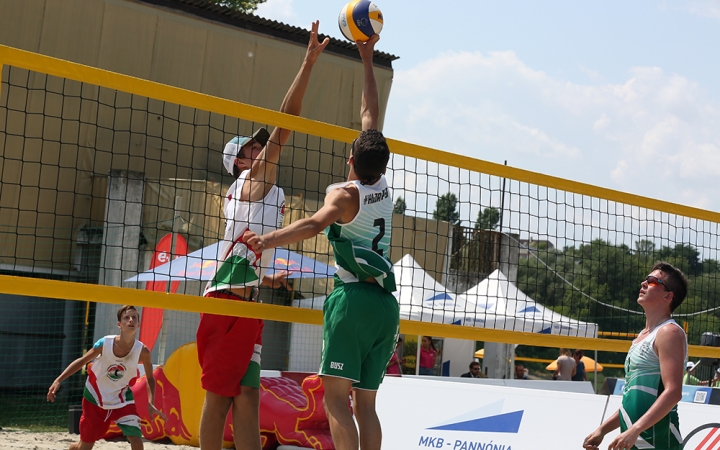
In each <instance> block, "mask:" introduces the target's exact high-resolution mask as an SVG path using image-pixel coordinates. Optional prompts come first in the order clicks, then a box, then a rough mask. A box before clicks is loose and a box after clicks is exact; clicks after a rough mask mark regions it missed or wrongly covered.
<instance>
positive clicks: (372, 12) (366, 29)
mask: <svg viewBox="0 0 720 450" xmlns="http://www.w3.org/2000/svg"><path fill="white" fill-rule="evenodd" d="M338 25H339V26H340V31H342V34H343V36H345V37H346V38H348V39H349V40H351V41H353V42H355V41H367V40H368V39H370V37H371V36H372V35H373V34H380V31H381V30H382V27H383V15H382V12H380V8H378V7H377V5H375V3H373V2H371V1H368V0H353V1H351V2H350V3H348V4H347V5H345V6H344V7H343V9H342V10H341V11H340V17H338Z"/></svg>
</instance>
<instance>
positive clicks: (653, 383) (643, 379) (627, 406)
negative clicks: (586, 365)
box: [620, 319, 687, 450]
mask: <svg viewBox="0 0 720 450" xmlns="http://www.w3.org/2000/svg"><path fill="white" fill-rule="evenodd" d="M667 324H673V325H674V326H677V327H680V325H678V324H677V323H676V322H675V321H674V320H672V319H670V320H667V321H665V322H663V323H661V324H660V325H658V326H657V327H655V329H654V330H653V331H651V332H650V334H649V335H648V336H647V337H645V339H643V340H642V341H640V342H638V343H635V342H633V344H632V346H631V347H630V350H629V351H628V354H627V357H626V358H625V386H624V387H623V399H622V406H621V407H620V431H621V432H624V431H625V430H627V429H628V428H630V426H632V424H633V423H635V422H636V421H637V420H638V419H640V417H642V416H643V414H645V413H646V412H647V410H648V409H650V407H651V406H652V405H653V403H655V400H657V398H658V396H659V395H660V394H661V393H662V391H663V389H664V387H663V384H662V379H661V377H660V358H659V357H658V355H657V353H655V349H654V348H653V343H654V342H655V337H656V336H657V332H658V330H660V328H662V327H663V326H665V325H667ZM680 329H682V327H680ZM685 358H686V359H687V347H686V349H685ZM684 365H685V363H684V362H683V366H684ZM681 448H682V436H681V435H680V425H679V419H678V413H677V405H675V406H674V407H673V409H672V410H671V411H670V412H669V413H668V414H667V415H666V416H665V417H663V418H662V419H660V420H659V421H658V422H657V423H656V424H655V425H653V426H652V427H650V428H648V429H647V430H645V431H643V432H642V433H640V437H638V440H637V442H636V443H635V446H634V447H633V449H656V450H661V449H662V450H675V449H678V450H679V449H681Z"/></svg>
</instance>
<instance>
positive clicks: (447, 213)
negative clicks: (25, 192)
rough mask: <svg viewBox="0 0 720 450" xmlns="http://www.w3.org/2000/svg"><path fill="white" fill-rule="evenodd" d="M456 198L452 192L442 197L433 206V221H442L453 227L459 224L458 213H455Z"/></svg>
mask: <svg viewBox="0 0 720 450" xmlns="http://www.w3.org/2000/svg"><path fill="white" fill-rule="evenodd" d="M457 202H458V200H457V197H456V196H455V194H453V193H452V192H448V193H447V194H445V195H442V196H441V197H440V198H439V199H438V201H437V203H436V204H435V211H433V219H435V220H444V221H446V222H450V223H451V224H453V225H458V224H459V223H460V213H459V212H458V211H457Z"/></svg>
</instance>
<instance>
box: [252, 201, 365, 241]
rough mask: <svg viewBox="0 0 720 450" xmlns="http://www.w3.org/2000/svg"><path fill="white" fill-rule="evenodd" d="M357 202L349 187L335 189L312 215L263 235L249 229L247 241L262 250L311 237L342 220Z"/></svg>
mask: <svg viewBox="0 0 720 450" xmlns="http://www.w3.org/2000/svg"><path fill="white" fill-rule="evenodd" d="M355 203H357V199H353V197H352V195H351V194H350V193H349V192H348V190H347V189H334V190H332V191H330V192H329V193H328V194H327V196H326V197H325V204H324V205H323V207H322V208H320V210H319V211H318V212H316V213H315V214H313V215H312V217H308V218H307V219H301V220H298V221H295V222H293V223H291V224H290V225H288V226H286V227H284V228H281V229H279V230H275V231H273V232H271V233H268V234H265V235H263V236H258V235H256V234H255V233H253V232H252V231H247V232H246V233H245V236H244V238H245V242H247V243H248V246H249V247H250V248H252V249H253V251H256V252H262V251H263V250H267V249H269V248H275V247H281V246H284V245H288V244H292V243H294V242H300V241H303V240H305V239H310V238H311V237H314V236H317V235H318V234H320V233H321V232H322V231H323V230H324V229H325V228H326V227H328V226H329V225H331V224H333V223H335V222H337V221H338V220H341V219H342V217H343V214H345V212H346V211H347V210H349V209H352V205H353V204H355Z"/></svg>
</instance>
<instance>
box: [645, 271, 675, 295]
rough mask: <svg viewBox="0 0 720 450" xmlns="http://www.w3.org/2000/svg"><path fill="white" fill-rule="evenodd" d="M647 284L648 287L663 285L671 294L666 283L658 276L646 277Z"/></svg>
mask: <svg viewBox="0 0 720 450" xmlns="http://www.w3.org/2000/svg"><path fill="white" fill-rule="evenodd" d="M645 282H646V283H647V284H648V286H657V285H658V284H660V285H662V287H664V288H665V290H666V291H668V292H670V289H668V287H667V285H666V284H665V282H664V281H663V280H661V279H660V278H658V277H656V276H653V275H648V276H646V277H645Z"/></svg>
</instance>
